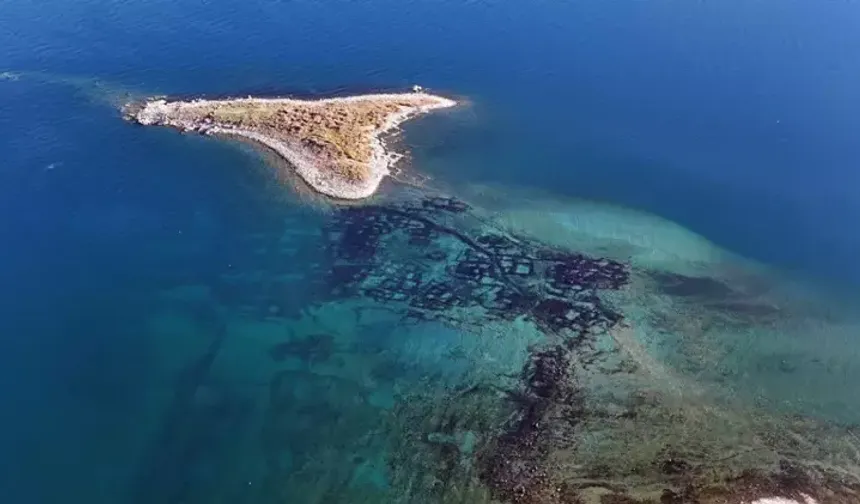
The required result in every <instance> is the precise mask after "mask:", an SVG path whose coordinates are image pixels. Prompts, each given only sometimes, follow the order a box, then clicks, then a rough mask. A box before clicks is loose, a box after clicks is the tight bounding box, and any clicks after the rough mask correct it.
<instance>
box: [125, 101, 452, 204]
mask: <svg viewBox="0 0 860 504" xmlns="http://www.w3.org/2000/svg"><path fill="white" fill-rule="evenodd" d="M456 104H457V102H456V101H454V100H452V99H449V98H445V97H442V96H437V95H433V94H430V93H426V92H424V91H423V90H422V89H421V88H420V87H418V86H416V87H415V88H414V91H413V92H411V93H386V94H367V95H357V96H349V97H339V98H326V99H318V100H300V99H294V98H252V97H248V98H234V99H224V100H205V99H195V100H191V101H181V100H176V101H168V100H165V99H150V100H147V101H145V102H142V103H132V104H129V105H127V106H126V107H125V110H124V114H125V117H126V119H128V120H130V121H134V122H136V123H138V124H142V125H146V126H149V125H159V126H170V127H173V128H177V129H180V130H182V131H188V132H197V133H201V134H206V135H224V136H231V137H237V138H239V139H246V140H251V141H254V142H258V143H260V144H263V145H265V146H266V147H268V148H270V149H272V150H274V151H275V152H276V153H277V154H278V155H280V156H281V157H283V158H284V159H285V160H286V161H287V162H288V163H289V164H290V165H292V166H293V167H294V169H295V170H296V173H297V174H298V175H299V176H300V177H301V178H302V179H303V180H304V181H305V182H306V183H307V184H308V185H310V186H311V187H312V188H313V189H314V190H316V191H317V192H319V193H322V194H324V195H326V196H330V197H333V198H338V199H350V200H355V199H362V198H367V197H369V196H372V195H373V194H374V193H375V192H376V190H377V188H378V187H379V184H380V183H381V182H382V179H383V178H384V177H385V176H386V175H388V174H389V173H390V171H391V166H392V165H393V164H394V163H395V162H396V161H397V160H398V159H400V157H401V156H402V155H401V154H398V153H396V152H392V151H390V150H389V149H387V148H386V146H385V144H384V142H383V141H382V135H384V134H385V133H389V132H391V131H393V130H395V129H396V128H397V127H398V126H399V125H400V124H401V123H403V122H404V121H406V120H408V119H410V118H412V117H415V116H417V115H420V114H423V113H427V112H429V111H432V110H435V109H441V108H448V107H453V106H455V105H456Z"/></svg>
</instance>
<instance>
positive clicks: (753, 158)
mask: <svg viewBox="0 0 860 504" xmlns="http://www.w3.org/2000/svg"><path fill="white" fill-rule="evenodd" d="M858 18H860V5H858V4H856V3H852V2H829V3H827V5H823V4H821V3H818V2H811V1H777V0H767V1H761V2H753V3H750V2H744V1H735V0H731V1H723V2H719V3H713V2H709V3H701V2H674V1H649V2H643V1H635V2H634V1H618V2H599V1H592V0H583V1H564V2H559V1H549V0H538V1H533V2H528V3H523V2H513V1H508V0H494V1H491V0H486V1H455V0H443V1H428V0H408V2H406V3H404V2H402V1H401V2H395V1H392V0H372V1H366V2H360V1H353V0H333V1H327V2H320V1H311V0H249V1H243V2H229V1H222V0H210V1H185V0H179V1H176V0H171V1H167V0H155V1H147V2H117V1H114V0H82V1H76V2H71V1H68V0H48V1H40V2H35V1H31V0H22V1H7V2H3V3H2V4H0V48H2V49H0V72H3V71H9V72H12V73H13V74H15V75H20V77H19V78H17V79H7V80H0V139H2V141H0V151H2V161H0V243H2V247H0V404H2V408H3V415H2V416H0V418H2V420H0V424H2V425H0V427H2V429H0V499H2V500H3V501H4V502H21V503H25V502H58V501H57V500H52V499H54V498H56V496H58V495H63V496H64V497H65V498H66V501H67V502H76V500H75V499H76V496H79V495H80V496H90V497H92V496H93V495H103V496H106V495H113V494H112V493H111V492H114V491H115V487H118V486H122V485H123V483H122V481H125V479H126V478H127V477H128V474H127V473H128V471H130V470H129V469H126V468H123V467H121V466H122V464H124V463H128V461H123V460H121V459H118V458H117V453H116V450H118V448H116V447H117V446H120V445H123V443H129V444H133V442H132V441H127V440H124V439H119V438H121V437H122V436H123V435H125V434H122V433H121V432H120V431H122V429H119V428H117V433H116V434H115V436H116V437H112V436H113V435H114V434H111V426H114V427H116V426H117V425H118V424H121V423H122V422H124V421H127V419H128V418H129V417H133V416H134V415H138V414H141V413H140V411H138V410H137V409H136V408H140V407H141V406H140V401H138V400H137V398H139V397H141V396H143V395H146V394H149V393H151V390H153V389H154V388H157V386H158V385H154V384H153V383H151V382H149V381H147V379H146V378H142V377H145V376H147V374H148V373H151V371H152V368H153V367H154V366H157V365H158V364H157V358H156V357H155V356H153V355H150V354H151V353H152V352H153V350H152V348H151V347H152V344H151V342H149V341H148V340H147V336H146V331H145V328H144V326H145V325H146V322H145V318H146V315H147V313H148V311H147V310H148V307H150V306H151V305H152V304H153V303H155V301H153V296H152V294H151V292H152V289H156V288H166V287H170V286H176V285H184V284H190V283H195V282H205V281H206V279H208V278H211V277H212V276H214V275H218V274H221V273H224V272H225V271H227V270H229V268H230V267H231V265H232V263H233V261H235V260H236V258H237V257H238V256H241V254H243V253H245V252H243V251H241V250H238V247H237V246H235V242H236V239H237V237H238V236H243V235H245V234H247V233H249V232H252V231H254V230H257V229H267V226H269V225H270V224H271V223H273V222H280V221H282V219H284V218H285V216H286V217H289V216H295V215H300V216H301V215H303V214H302V212H304V211H305V210H303V209H302V205H301V204H299V203H296V202H294V201H293V199H294V197H293V196H292V195H290V194H282V193H284V192H289V191H285V190H284V188H283V187H280V186H277V184H273V181H272V180H271V176H270V174H268V173H267V172H266V170H265V169H264V168H263V167H262V162H261V160H260V158H259V157H257V156H255V155H253V154H251V153H249V152H248V151H247V150H243V149H237V148H235V146H232V145H227V144H220V143H216V142H212V141H208V140H205V139H198V138H187V137H182V136H179V135H176V134H174V133H172V132H168V131H160V130H145V129H142V128H134V127H131V126H130V125H128V124H126V123H124V122H123V121H122V120H121V118H120V115H119V113H118V111H117V109H116V107H115V106H114V105H113V104H112V103H116V100H121V98H122V96H123V95H122V93H123V92H124V91H126V90H127V91H128V92H130V93H133V94H135V95H136V96H139V95H150V94H159V93H165V94H232V93H237V92H241V93H244V92H249V91H253V90H266V91H268V92H275V93H277V92H280V91H300V92H303V93H325V92H339V91H343V90H344V89H368V88H374V89H375V88H379V89H388V88H401V87H404V86H408V85H411V84H413V83H420V84H422V85H425V86H428V87H430V88H432V89H434V90H439V91H442V92H446V93H450V94H452V95H456V96H463V97H466V98H468V99H469V100H470V101H471V102H472V105H471V107H472V108H471V112H470V113H471V114H473V115H472V118H471V119H469V120H467V122H469V126H468V127H466V128H461V127H457V126H456V125H446V124H444V121H438V122H432V123H430V126H428V127H426V129H428V130H433V131H432V134H433V135H435V136H434V137H433V139H432V140H428V142H430V143H429V144H423V143H422V141H420V140H416V141H415V142H416V143H417V144H420V145H421V150H420V152H421V153H422V155H424V156H426V157H428V158H433V157H434V156H435V157H436V158H437V160H440V161H439V162H438V163H436V164H435V165H434V169H433V175H434V177H436V178H438V179H440V180H447V181H450V182H451V183H452V184H453V183H455V182H461V183H463V182H470V183H483V182H488V183H494V184H500V185H508V186H521V187H528V188H534V189H542V190H546V191H548V192H551V193H554V194H556V195H560V196H573V197H581V198H586V199H593V200H597V201H601V202H607V203H612V204H617V205H620V206H627V207H630V208H634V209H638V210H642V211H646V212H650V213H653V214H656V215H659V216H662V217H665V218H666V219H669V220H672V221H675V222H677V223H679V224H681V225H682V226H685V227H687V228H689V229H691V230H693V231H694V232H697V233H699V234H702V235H704V236H705V237H707V238H708V239H710V240H712V241H714V242H716V243H717V244H719V245H721V246H723V247H725V248H727V249H729V250H731V251H734V252H736V253H738V254H740V255H743V256H746V257H749V258H753V259H756V260H758V261H761V262H763V263H766V264H769V265H773V266H775V267H777V268H779V269H782V270H785V271H787V272H790V274H792V275H796V276H797V277H799V278H803V279H806V280H807V281H811V282H815V283H819V284H824V285H829V286H830V287H833V288H838V289H842V288H847V289H851V288H853V287H855V286H858V285H860V264H858V262H857V261H856V257H857V254H858V252H860V234H858V233H857V232H856V221H857V220H858V218H860V200H858V198H857V197H856V191H857V187H858V186H860V171H858V169H857V167H858V162H860V142H858V141H857V140H856V138H855V137H856V135H857V132H858V131H860V93H858V89H860V59H858V58H857V54H860V31H858V30H856V20H857V19H858ZM112 100H113V102H112ZM447 158H456V159H458V160H460V161H461V162H465V161H463V160H467V161H468V162H469V163H468V169H467V170H463V169H461V168H462V164H460V165H457V167H456V168H455V167H454V166H453V165H451V166H450V167H448V168H446V166H447V165H446V164H445V163H444V160H445V159H447ZM311 214H312V215H314V216H315V215H316V214H313V213H312V212H311ZM314 218H315V217H314ZM311 220H312V219H311ZM306 222H307V221H306ZM311 226H312V224H311ZM297 297H300V296H298V295H297ZM112 415H115V416H112ZM61 419H62V421H61ZM105 433H107V434H105ZM93 439H100V440H101V443H103V445H102V446H95V445H94V444H93V442H92V441H91V440H93ZM123 446H124V445H123ZM81 453H87V454H88V455H91V456H93V457H94V458H95V459H99V460H100V461H101V463H102V465H101V466H100V467H101V469H99V470H98V471H95V470H94V471H93V472H88V471H87V470H85V469H82V468H81V467H80V466H79V465H78V464H77V463H76V461H77V460H78V457H79V456H80V454H81ZM112 460H114V461H117V463H116V464H115V465H116V467H112V468H111V469H105V467H110V466H111V464H110V463H109V462H110V461H112ZM106 481H107V483H105V482H106ZM97 482H101V483H97ZM99 485H103V486H104V488H105V490H104V491H103V492H101V493H100V492H94V491H93V490H92V489H93V487H94V486H99ZM243 502H244V501H243Z"/></svg>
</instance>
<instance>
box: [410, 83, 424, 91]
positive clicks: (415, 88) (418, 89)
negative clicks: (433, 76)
mask: <svg viewBox="0 0 860 504" xmlns="http://www.w3.org/2000/svg"><path fill="white" fill-rule="evenodd" d="M422 91H424V88H423V87H421V86H419V85H418V84H415V85H414V86H412V92H413V93H420V92H422Z"/></svg>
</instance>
